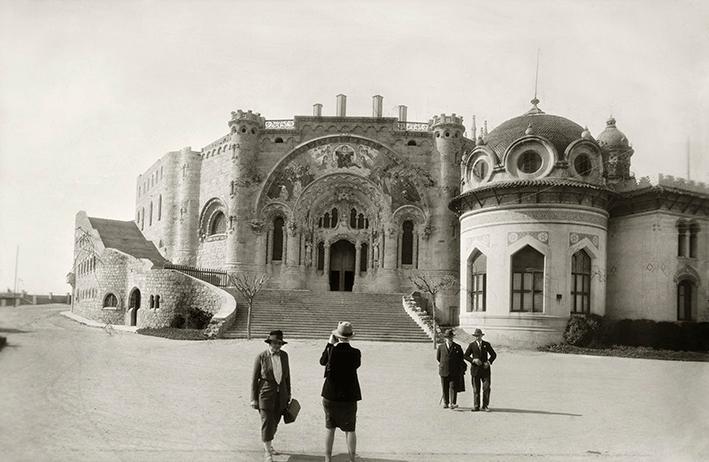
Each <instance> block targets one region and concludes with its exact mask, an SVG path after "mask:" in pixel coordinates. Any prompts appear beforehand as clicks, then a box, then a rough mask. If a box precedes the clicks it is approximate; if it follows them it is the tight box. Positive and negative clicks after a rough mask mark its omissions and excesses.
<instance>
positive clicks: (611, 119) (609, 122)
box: [606, 114, 615, 127]
mask: <svg viewBox="0 0 709 462" xmlns="http://www.w3.org/2000/svg"><path fill="white" fill-rule="evenodd" d="M606 125H608V126H609V127H615V117H613V114H611V115H610V117H608V120H607V121H606Z"/></svg>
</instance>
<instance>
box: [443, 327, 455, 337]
mask: <svg viewBox="0 0 709 462" xmlns="http://www.w3.org/2000/svg"><path fill="white" fill-rule="evenodd" d="M443 337H445V338H453V337H455V332H454V331H453V329H446V330H445V332H443Z"/></svg>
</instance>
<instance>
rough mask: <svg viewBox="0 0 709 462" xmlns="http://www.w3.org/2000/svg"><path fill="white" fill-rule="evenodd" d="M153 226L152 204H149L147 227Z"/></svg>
mask: <svg viewBox="0 0 709 462" xmlns="http://www.w3.org/2000/svg"><path fill="white" fill-rule="evenodd" d="M152 225H153V203H152V202H151V203H150V210H149V211H148V226H152Z"/></svg>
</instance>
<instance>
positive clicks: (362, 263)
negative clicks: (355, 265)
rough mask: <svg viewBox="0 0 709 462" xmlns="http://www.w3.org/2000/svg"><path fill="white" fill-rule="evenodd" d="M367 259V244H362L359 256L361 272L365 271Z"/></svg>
mask: <svg viewBox="0 0 709 462" xmlns="http://www.w3.org/2000/svg"><path fill="white" fill-rule="evenodd" d="M368 261H369V244H362V250H361V251H360V257H359V270H360V272H362V273H366V272H367V262H368Z"/></svg>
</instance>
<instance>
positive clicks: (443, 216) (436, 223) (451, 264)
mask: <svg viewBox="0 0 709 462" xmlns="http://www.w3.org/2000/svg"><path fill="white" fill-rule="evenodd" d="M431 130H433V133H434V137H435V143H436V151H437V152H438V163H439V172H438V177H437V178H436V189H435V191H436V194H435V196H434V201H433V203H432V204H431V206H432V214H431V228H432V229H431V236H430V237H429V239H430V241H431V243H432V244H433V245H432V250H433V253H432V255H433V258H432V259H431V269H432V270H434V271H436V272H440V275H441V276H443V275H451V276H454V277H455V278H456V279H457V277H458V272H457V271H455V270H453V271H451V268H458V266H459V250H458V239H459V222H458V217H457V216H456V215H455V213H453V212H452V211H451V210H450V209H449V208H448V203H449V202H450V201H451V200H452V199H453V198H454V197H456V196H457V195H458V192H459V184H460V159H461V157H462V151H463V146H464V137H463V133H464V132H465V127H464V126H463V118H462V117H460V116H457V115H455V114H452V115H450V116H448V115H445V114H441V115H440V116H434V117H433V119H432V120H431ZM437 304H438V306H439V307H440V308H441V309H443V310H444V315H445V316H447V315H449V314H452V313H449V312H448V309H449V307H451V306H457V305H458V296H457V295H456V290H455V289H453V290H451V291H448V292H447V293H441V294H440V296H439V300H437Z"/></svg>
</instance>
